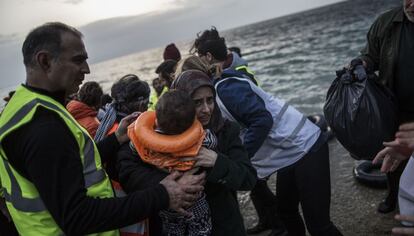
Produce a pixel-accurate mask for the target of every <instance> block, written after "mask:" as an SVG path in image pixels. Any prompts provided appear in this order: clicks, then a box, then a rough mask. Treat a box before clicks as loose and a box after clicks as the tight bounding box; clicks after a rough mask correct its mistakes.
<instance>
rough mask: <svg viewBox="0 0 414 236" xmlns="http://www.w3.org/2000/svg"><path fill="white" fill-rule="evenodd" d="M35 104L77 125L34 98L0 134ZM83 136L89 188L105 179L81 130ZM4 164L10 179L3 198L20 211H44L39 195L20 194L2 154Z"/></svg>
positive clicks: (0, 129)
mask: <svg viewBox="0 0 414 236" xmlns="http://www.w3.org/2000/svg"><path fill="white" fill-rule="evenodd" d="M36 104H42V105H43V106H45V107H48V108H50V109H53V110H58V111H60V112H61V114H64V115H65V116H66V117H67V118H68V119H69V120H71V121H73V124H74V125H76V126H78V127H79V124H77V123H76V122H75V121H74V120H73V118H72V117H70V116H69V115H68V114H67V113H66V112H64V111H62V110H61V109H60V108H59V107H57V106H56V105H55V104H53V103H50V102H48V101H44V100H41V99H34V100H32V101H30V102H29V103H27V104H25V105H24V106H23V107H22V108H21V109H20V110H19V111H17V112H16V114H15V115H14V116H13V117H12V118H11V119H10V120H9V121H8V122H7V123H6V124H5V125H4V126H3V127H1V128H0V136H1V135H2V134H3V133H4V132H6V131H7V130H9V129H10V128H12V127H13V126H14V125H16V124H17V123H18V122H19V121H20V120H21V119H23V118H24V117H25V116H26V115H27V114H28V113H29V112H30V111H31V110H32V109H33V108H34V107H35V106H36ZM82 133H83V135H84V138H85V142H86V143H85V145H84V148H83V154H84V165H83V166H84V169H83V173H84V178H85V187H86V188H89V187H90V186H92V185H94V184H96V183H99V182H101V181H103V180H104V179H105V172H104V171H103V170H102V169H101V170H97V168H96V164H95V150H94V145H93V142H92V140H91V138H90V137H89V136H88V135H87V134H86V133H85V132H82ZM2 159H3V162H4V165H5V167H6V170H7V173H8V175H9V176H10V181H11V194H9V193H8V192H7V191H4V195H5V199H6V200H7V201H9V202H11V203H12V204H13V206H14V207H15V208H16V209H17V210H20V211H24V212H40V211H45V210H46V208H45V206H44V203H43V201H42V199H40V197H37V198H25V197H23V195H22V191H21V189H20V186H19V184H18V183H17V180H16V178H15V176H14V175H13V173H12V171H11V169H10V165H9V162H8V160H6V159H5V158H4V157H3V156H2Z"/></svg>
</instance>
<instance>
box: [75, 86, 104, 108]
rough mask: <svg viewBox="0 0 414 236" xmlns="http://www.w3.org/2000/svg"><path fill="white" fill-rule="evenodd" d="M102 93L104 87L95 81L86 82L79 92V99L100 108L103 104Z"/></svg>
mask: <svg viewBox="0 0 414 236" xmlns="http://www.w3.org/2000/svg"><path fill="white" fill-rule="evenodd" d="M102 95H103V91H102V88H101V86H100V85H99V84H98V83H97V82H95V81H90V82H86V83H84V84H83V85H82V87H81V88H80V90H79V92H78V98H79V101H81V102H83V103H85V104H86V105H88V106H90V107H95V108H98V107H99V106H100V105H101V97H102Z"/></svg>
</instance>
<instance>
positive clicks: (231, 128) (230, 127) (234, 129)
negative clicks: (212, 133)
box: [221, 120, 240, 136]
mask: <svg viewBox="0 0 414 236" xmlns="http://www.w3.org/2000/svg"><path fill="white" fill-rule="evenodd" d="M221 131H222V132H224V133H227V134H228V136H233V135H236V136H239V132H240V126H239V124H237V123H236V122H233V121H230V120H225V121H224V124H223V127H222V129H221Z"/></svg>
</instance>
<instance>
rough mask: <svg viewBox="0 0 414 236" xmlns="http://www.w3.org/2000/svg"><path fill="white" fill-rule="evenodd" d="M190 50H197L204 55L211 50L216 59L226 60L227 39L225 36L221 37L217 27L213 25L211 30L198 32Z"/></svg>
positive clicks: (192, 51)
mask: <svg viewBox="0 0 414 236" xmlns="http://www.w3.org/2000/svg"><path fill="white" fill-rule="evenodd" d="M190 52H191V53H194V52H197V53H198V54H199V55H202V56H205V55H206V54H207V52H209V53H211V55H212V56H213V57H214V58H215V59H217V60H219V61H225V60H226V58H227V47H226V41H225V39H224V38H223V37H220V35H219V33H218V31H217V29H216V28H215V27H214V26H213V27H211V29H210V30H205V31H204V32H203V33H201V34H200V33H198V34H197V38H196V40H195V41H194V44H193V46H192V47H191V49H190Z"/></svg>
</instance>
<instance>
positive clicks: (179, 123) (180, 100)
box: [155, 90, 196, 134]
mask: <svg viewBox="0 0 414 236" xmlns="http://www.w3.org/2000/svg"><path fill="white" fill-rule="evenodd" d="M155 113H156V116H157V124H158V128H159V129H161V130H162V131H163V132H165V133H166V134H180V133H182V132H184V131H186V130H187V129H188V128H190V127H191V125H192V124H193V122H194V119H195V115H196V111H195V105H194V102H193V100H192V99H191V97H190V95H189V94H187V93H186V92H184V91H181V90H170V91H168V92H166V93H164V94H163V95H162V96H161V98H160V99H159V100H158V102H157V105H156V107H155Z"/></svg>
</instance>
